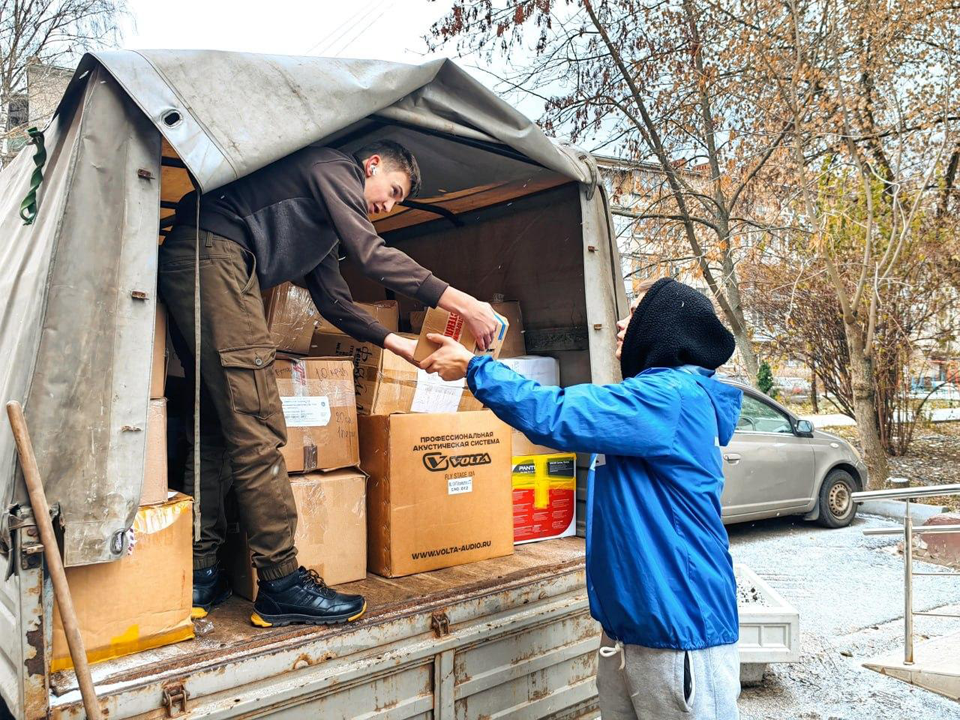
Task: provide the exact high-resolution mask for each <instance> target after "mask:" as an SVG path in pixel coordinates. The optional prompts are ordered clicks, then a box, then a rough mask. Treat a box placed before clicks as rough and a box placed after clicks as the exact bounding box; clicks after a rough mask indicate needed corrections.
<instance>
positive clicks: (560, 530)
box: [513, 453, 577, 544]
mask: <svg viewBox="0 0 960 720" xmlns="http://www.w3.org/2000/svg"><path fill="white" fill-rule="evenodd" d="M576 534H577V456H576V454H574V453H556V454H553V455H528V456H527V457H515V458H513V538H514V542H515V543H517V544H520V543H527V542H534V541H537V540H550V539H552V538H561V537H569V536H570V535H576Z"/></svg>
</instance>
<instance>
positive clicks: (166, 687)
mask: <svg viewBox="0 0 960 720" xmlns="http://www.w3.org/2000/svg"><path fill="white" fill-rule="evenodd" d="M372 138H377V139H384V138H386V139H392V140H396V141H398V142H401V143H402V144H404V145H405V146H407V147H408V148H410V149H411V150H412V151H413V153H414V154H415V156H416V157H417V159H418V161H419V164H420V167H421V171H422V175H423V178H424V189H423V191H422V193H421V197H419V198H417V199H414V200H408V201H406V202H405V203H403V205H402V207H400V208H399V209H397V210H395V211H394V212H392V213H390V214H389V215H387V216H385V217H383V218H380V219H378V220H377V221H376V223H375V225H376V227H377V229H378V232H379V233H380V234H381V235H382V237H383V238H384V239H385V240H386V242H387V243H388V244H391V245H395V246H396V247H398V248H400V249H402V250H403V251H405V252H406V253H407V254H409V255H410V256H411V257H413V258H414V259H415V260H417V261H418V262H420V263H421V264H423V265H424V266H426V267H429V268H430V269H431V270H433V271H434V272H435V273H436V274H437V276H438V277H441V278H443V279H445V280H447V281H449V282H450V283H452V284H453V285H455V286H457V287H460V288H463V289H465V290H467V291H469V292H471V293H472V294H474V295H475V296H477V297H482V298H491V297H494V296H495V295H502V296H504V297H507V298H509V299H511V300H516V301H518V302H519V303H520V305H521V307H522V312H523V325H524V328H525V333H524V340H525V344H526V348H527V352H529V353H530V354H542V355H550V356H553V357H555V358H557V359H558V360H559V364H560V375H561V382H562V384H564V385H569V384H574V383H581V382H597V383H606V382H616V381H617V380H618V379H619V367H618V366H617V364H616V361H615V356H614V350H615V343H616V321H617V319H618V318H620V317H623V316H624V315H626V314H627V311H628V306H627V300H626V295H625V290H624V282H623V274H622V271H621V266H620V257H619V254H618V250H617V244H616V238H615V232H614V230H613V224H612V222H611V216H610V211H609V207H608V201H607V197H606V194H605V191H604V188H603V186H602V185H601V183H600V182H599V177H598V173H597V167H596V164H595V162H594V161H593V159H592V158H591V156H590V155H589V154H588V153H585V152H583V151H580V150H578V149H577V148H574V147H570V146H566V145H563V144H560V143H557V142H554V141H551V140H550V139H548V138H547V137H546V136H545V135H544V134H543V133H542V132H541V130H540V129H539V128H538V127H537V126H536V125H535V124H534V123H532V122H531V121H529V120H528V119H527V118H525V117H524V116H523V115H521V114H520V113H519V112H517V111H516V110H515V109H514V108H512V107H511V106H510V105H508V104H507V103H506V102H504V101H503V100H502V99H500V98H498V97H497V96H496V95H494V94H493V93H491V92H490V91H489V90H487V89H486V88H484V87H483V86H482V85H480V84H479V83H477V82H476V81H475V80H473V79H472V78H471V77H470V76H469V75H467V74H466V73H464V72H463V71H462V70H460V69H459V68H458V67H457V66H456V65H455V64H454V63H452V62H450V61H447V60H438V61H433V62H428V63H426V64H424V65H420V66H409V65H401V64H393V63H385V62H380V61H365V60H341V59H325V58H314V57H306V58H305V57H286V56H267V55H252V54H244V53H224V52H212V51H163V50H156V51H109V52H98V53H92V54H88V55H85V56H84V57H83V58H82V60H81V62H80V63H79V65H78V68H77V70H76V73H75V75H74V77H73V79H72V80H71V82H70V84H69V86H68V88H67V90H66V92H65V94H64V96H63V99H62V100H61V102H60V105H59V107H58V110H57V112H56V114H55V116H54V118H53V120H52V121H51V123H50V124H49V126H48V127H47V128H45V130H44V132H43V133H42V140H36V143H37V144H38V146H37V147H31V146H28V148H27V149H26V150H24V151H23V152H21V154H20V155H19V156H18V157H17V158H16V159H15V160H14V161H13V162H12V163H11V164H10V165H9V166H8V167H7V168H6V169H5V170H4V171H3V172H2V173H0V205H2V212H0V229H2V234H0V237H2V238H3V241H2V242H3V257H4V263H2V264H0V296H2V297H4V298H5V302H6V307H5V309H4V312H2V313H0V350H2V352H3V356H4V357H5V358H6V362H5V363H4V365H3V366H2V368H0V391H2V392H0V395H2V397H3V399H4V400H5V401H8V400H18V401H20V402H21V403H22V404H23V406H24V409H25V414H26V419H27V424H28V426H29V429H30V432H31V435H32V439H33V444H34V446H35V449H36V453H37V460H38V464H39V469H40V473H41V476H42V478H43V480H44V490H45V493H46V496H47V499H48V502H49V504H50V506H51V508H52V512H53V513H54V516H55V523H56V526H57V528H58V532H59V535H60V544H61V551H62V557H63V561H64V564H65V565H66V566H67V567H68V568H69V567H72V566H82V565H87V564H93V563H105V562H111V561H115V560H117V559H118V558H120V557H122V556H123V555H124V554H125V553H126V552H127V551H128V544H129V537H130V533H128V532H127V531H128V529H129V528H130V527H131V524H132V522H133V519H134V516H135V514H136V512H137V506H138V500H139V497H140V489H141V488H140V486H141V482H142V478H143V470H144V460H145V437H144V436H145V432H144V429H145V425H146V420H147V408H148V402H149V385H150V373H151V352H150V348H151V344H152V342H153V332H154V328H153V324H154V317H155V304H156V299H157V298H156V295H157V292H156V288H157V247H158V242H159V241H160V239H161V238H162V236H163V234H164V233H165V232H166V231H167V230H168V229H169V228H170V227H171V226H172V224H173V213H174V209H175V207H176V204H177V201H178V200H179V199H180V198H181V197H183V195H184V194H186V193H188V192H190V191H191V190H194V189H199V190H200V191H202V192H210V191H212V190H215V189H216V188H218V187H220V186H222V185H224V184H226V183H228V182H231V181H233V180H235V179H237V178H240V177H243V176H245V175H247V174H249V173H251V172H253V171H255V170H257V169H259V168H261V167H263V166H265V165H267V164H269V163H271V162H273V161H275V160H278V159H280V158H282V157H284V156H286V155H288V154H290V153H291V152H294V151H296V150H298V149H300V148H303V147H305V146H307V145H310V144H314V143H316V144H322V145H328V146H333V147H337V148H340V149H343V150H345V151H348V152H349V151H350V150H351V149H356V148H358V147H360V146H361V145H363V144H364V143H366V142H369V141H370V139H372ZM41 143H42V151H41V147H40V144H41ZM38 168H39V169H40V171H41V173H42V179H41V178H40V177H38V173H37V172H36V171H37V169H38ZM21 201H24V205H23V207H26V208H28V209H27V210H26V211H24V214H23V215H21V212H20V210H21ZM32 215H33V216H35V217H33V219H32V221H30V222H24V219H23V218H26V219H28V220H29V219H30V218H31V216H32ZM343 266H344V276H345V278H346V279H347V281H348V283H349V284H350V286H351V288H352V290H353V292H354V295H355V296H356V297H358V299H363V297H364V294H365V292H367V290H366V289H365V285H364V284H365V283H367V282H369V281H368V280H366V279H365V278H363V277H362V276H361V275H360V273H359V272H357V270H356V268H351V266H350V264H349V261H347V262H345V263H344V264H343ZM588 461H589V458H587V457H579V458H578V463H577V465H578V468H577V506H578V507H577V510H578V534H577V537H568V538H563V539H556V540H548V541H543V542H537V543H531V544H527V545H522V546H518V547H517V548H516V551H515V553H514V554H513V555H510V556H507V557H501V558H494V559H490V560H484V561H481V562H478V563H474V564H470V565H463V566H459V567H451V568H446V569H442V570H437V571H434V572H430V573H423V574H419V575H412V576H408V577H401V578H391V579H388V578H382V577H378V576H376V575H373V574H368V576H367V577H366V579H364V580H361V581H359V582H355V583H351V584H348V585H344V586H342V589H343V590H345V591H347V592H359V593H362V594H364V595H365V596H366V598H367V601H368V607H369V610H368V612H367V614H366V615H365V616H364V617H363V618H362V619H361V620H359V621H357V622H356V623H353V624H349V625H343V626H336V627H304V626H293V627H275V628H269V629H261V628H254V627H253V626H252V625H251V624H250V621H249V614H250V608H249V604H248V603H246V602H245V601H243V600H240V599H237V598H233V599H231V600H229V601H228V602H227V603H226V604H225V605H224V606H222V607H220V608H218V609H217V610H216V612H214V613H212V614H211V615H210V617H209V618H206V619H203V620H198V621H197V622H196V626H195V630H196V639H194V640H190V641H186V642H180V643H176V644H172V645H168V646H165V647H160V648H155V649H151V650H145V651H142V652H139V653H135V654H131V655H126V656H123V657H116V658H112V659H108V660H103V661H101V662H97V663H95V664H93V665H92V666H91V671H92V676H93V681H94V684H95V687H96V690H97V694H98V697H99V701H100V703H101V707H102V709H103V713H104V716H105V717H109V718H117V719H119V718H154V719H155V718H162V717H209V718H236V717H277V718H281V717H305V716H313V717H324V718H327V717H330V718H335V717H342V718H363V717H374V716H376V717H379V718H387V719H388V720H400V719H401V718H428V717H432V718H488V717H498V718H521V717H522V718H530V717H538V718H556V719H557V720H562V719H570V720H573V719H574V718H580V717H596V716H597V715H598V709H597V701H596V686H595V682H594V675H595V672H596V662H597V661H596V651H597V647H598V643H599V629H598V627H597V625H596V623H595V622H594V621H593V620H592V619H591V617H590V613H589V607H588V602H587V593H586V585H585V566H584V552H585V547H584V540H583V536H584V532H583V530H584V517H585V514H584V499H585V478H586V467H587V464H588ZM0 467H2V473H0V499H2V501H3V504H2V508H3V511H2V515H0V556H2V558H3V560H4V565H5V567H4V570H5V571H4V574H3V578H2V580H0V697H2V700H3V703H4V704H5V705H6V710H7V712H9V713H10V714H11V715H12V716H14V717H17V718H29V719H30V720H33V719H34V718H57V719H66V718H80V717H83V706H82V702H81V696H80V692H79V689H78V684H77V680H76V677H75V675H74V673H73V671H71V670H60V671H56V672H55V671H52V669H51V642H52V640H51V637H52V626H53V613H54V610H53V607H54V599H53V592H52V587H51V583H50V580H49V577H48V576H47V574H46V573H45V571H44V566H43V561H42V550H43V548H42V546H41V544H40V542H39V539H38V536H37V532H36V527H35V522H34V519H33V516H32V513H31V510H30V505H29V502H28V500H27V497H26V493H25V490H24V486H23V482H22V478H21V477H20V474H19V473H20V471H19V467H18V464H17V459H16V449H15V445H14V441H13V438H12V435H11V432H10V428H9V426H7V425H6V424H5V423H4V424H3V426H2V429H0ZM134 551H135V550H134ZM758 632H759V631H758ZM761 635H762V633H761ZM787 640H789V638H787ZM793 640H794V641H795V637H794V638H793ZM770 659H776V654H775V653H774V655H770V654H769V653H767V655H764V656H763V658H762V660H763V661H769V660H770Z"/></svg>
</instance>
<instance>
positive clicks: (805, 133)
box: [741, 0, 960, 485]
mask: <svg viewBox="0 0 960 720" xmlns="http://www.w3.org/2000/svg"><path fill="white" fill-rule="evenodd" d="M744 9H745V10H749V12H746V13H745V14H744V15H743V16H742V18H741V19H742V22H743V24H744V27H745V28H747V29H749V30H750V31H751V32H754V33H755V34H756V37H757V42H755V43H754V44H753V45H754V51H755V57H756V58H757V68H758V72H761V73H763V74H764V76H765V77H764V79H763V81H764V82H765V83H767V84H769V85H771V86H774V87H776V88H777V90H778V94H779V99H778V102H777V104H776V111H777V112H778V113H781V114H782V115H781V116H782V117H785V119H786V120H787V122H788V123H789V124H790V133H789V135H790V136H789V140H788V141H787V146H788V149H789V152H788V153H786V154H784V155H783V156H782V157H778V158H777V160H778V161H780V169H781V170H782V172H783V178H784V183H785V185H788V186H792V187H794V188H795V190H796V193H797V200H798V202H797V203H796V209H797V219H798V222H799V224H800V225H801V226H802V228H803V230H804V233H805V235H806V240H805V244H806V245H807V246H809V247H811V248H812V249H813V250H814V251H815V253H816V255H817V257H818V258H819V260H820V261H821V262H822V264H823V267H824V268H825V270H826V275H827V278H828V279H829V281H830V285H831V287H832V290H833V293H834V295H835V297H836V300H837V304H838V306H839V310H840V317H841V319H842V321H843V328H844V334H845V338H846V343H847V349H848V352H849V357H850V371H851V388H852V408H853V413H854V415H855V416H856V419H857V425H858V429H859V432H860V435H861V442H862V445H863V449H864V455H865V460H866V462H867V465H868V467H869V468H870V474H871V479H872V482H873V483H874V484H875V485H882V484H883V483H884V482H885V480H886V474H887V463H886V455H885V454H884V441H883V437H882V433H883V428H882V427H881V417H880V415H879V414H878V407H879V403H880V398H878V394H877V389H878V377H877V369H878V353H877V350H878V347H880V346H881V343H878V332H879V328H880V319H881V315H882V307H883V304H884V303H885V302H887V303H892V302H893V298H894V297H895V295H896V292H897V291H898V289H899V288H901V287H902V286H903V281H904V278H903V277H901V276H900V273H901V272H902V270H903V268H904V266H905V265H904V263H903V258H904V257H907V256H909V255H910V254H911V253H915V252H916V251H917V248H918V239H919V238H920V235H921V234H922V233H924V232H930V231H931V230H933V231H936V232H939V231H940V229H941V228H944V227H946V226H947V225H948V224H949V223H950V222H955V218H954V219H952V220H951V219H948V218H947V217H946V215H947V210H946V208H948V207H949V197H950V195H951V193H952V192H954V190H953V187H952V185H953V182H954V181H955V171H954V173H953V174H952V175H951V173H950V170H949V162H950V161H949V159H948V158H949V157H950V153H951V152H952V151H953V150H954V148H957V147H958V135H957V123H958V120H960V117H958V116H957V113H956V108H957V93H956V90H955V82H956V78H957V76H958V70H960V67H958V58H957V54H956V48H957V47H958V46H960V45H958V38H960V27H958V25H957V23H956V22H955V17H956V3H955V2H953V1H952V0H930V2H927V3H923V4H918V5H914V4H892V5H877V4H876V3H872V2H869V0H848V1H847V2H844V3H839V4H837V3H824V2H816V1H806V0H786V2H780V1H779V0H754V1H753V2H751V3H749V4H745V5H744ZM811 108H813V111H812V112H811ZM954 227H955V225H954ZM888 317H890V316H889V315H888ZM902 360H903V358H902V357H901V358H900V360H898V361H896V362H902ZM894 375H895V376H896V377H898V378H899V377H900V376H901V370H900V369H897V370H896V371H895V372H894Z"/></svg>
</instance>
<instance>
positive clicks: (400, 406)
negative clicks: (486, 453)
mask: <svg viewBox="0 0 960 720" xmlns="http://www.w3.org/2000/svg"><path fill="white" fill-rule="evenodd" d="M400 335H401V337H407V338H412V337H413V335H407V334H404V333H400ZM310 352H311V354H318V355H336V356H340V357H349V358H352V359H353V362H354V378H353V380H354V386H355V388H356V393H357V412H358V413H359V414H360V415H389V414H390V413H395V412H458V411H459V412H464V411H467V410H479V409H480V408H481V407H482V406H481V405H480V403H479V402H478V401H477V399H476V398H475V397H473V394H472V393H471V392H470V391H469V390H468V389H467V387H466V382H464V381H463V380H460V381H457V382H444V381H443V380H441V379H440V377H439V376H438V375H436V374H433V375H428V374H427V373H425V372H424V371H423V370H420V369H418V368H416V367H414V366H413V365H411V364H410V363H408V362H407V361H406V360H404V359H403V358H402V357H400V356H399V355H396V354H394V353H392V352H390V351H389V350H384V349H383V348H381V347H379V346H377V345H374V344H373V343H363V342H359V341H358V340H354V339H353V338H351V337H349V336H347V335H332V334H325V333H317V334H315V335H314V336H313V344H312V345H311V346H310Z"/></svg>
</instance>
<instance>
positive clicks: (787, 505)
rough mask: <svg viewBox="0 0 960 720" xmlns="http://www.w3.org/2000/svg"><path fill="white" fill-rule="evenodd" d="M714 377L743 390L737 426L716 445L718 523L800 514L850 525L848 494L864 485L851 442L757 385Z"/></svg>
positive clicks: (853, 508) (851, 505)
mask: <svg viewBox="0 0 960 720" xmlns="http://www.w3.org/2000/svg"><path fill="white" fill-rule="evenodd" d="M719 379H721V380H723V381H724V382H726V383H727V384H729V385H732V386H733V387H736V388H739V389H740V390H742V391H743V407H742V409H741V411H740V420H739V422H738V423H737V430H736V432H735V433H734V435H733V439H732V440H731V441H730V444H729V445H728V446H727V447H725V448H721V451H722V453H723V474H724V477H725V478H726V484H725V487H724V490H723V497H722V498H721V503H722V504H723V522H724V523H726V524H732V523H738V522H744V521H747V520H758V519H760V518H768V517H778V516H780V515H803V516H804V519H806V520H816V521H817V522H818V523H820V524H821V525H823V526H824V527H830V528H839V527H844V526H846V525H849V524H850V522H851V521H852V520H853V517H854V515H856V512H857V506H856V504H855V503H854V502H853V501H852V500H851V498H850V493H852V492H854V491H857V490H862V489H863V488H865V487H866V486H867V466H866V465H864V463H863V460H862V459H861V458H860V454H859V453H858V452H857V451H856V449H854V447H853V446H852V445H850V443H848V442H847V441H846V440H843V439H842V438H839V437H837V436H836V435H831V434H830V433H825V432H822V431H820V430H814V428H813V425H812V424H811V423H810V422H809V421H807V420H801V419H799V418H798V417H797V416H796V415H794V414H793V413H791V412H790V411H789V410H787V409H786V408H785V407H783V406H782V405H780V403H778V402H776V401H774V400H772V399H771V398H769V397H767V396H766V395H764V394H763V393H761V392H759V391H757V390H755V389H754V388H752V387H750V386H748V385H743V384H741V383H738V382H734V381H732V380H728V379H725V378H719Z"/></svg>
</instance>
